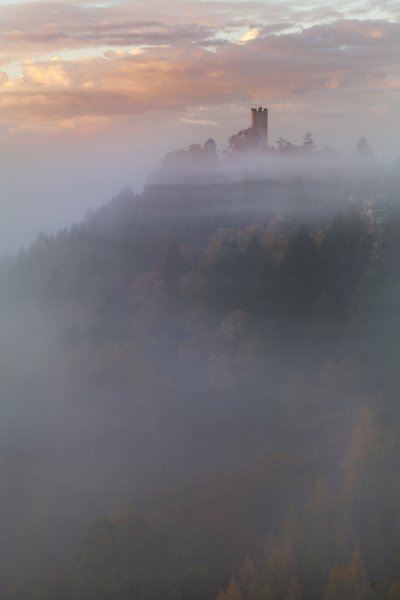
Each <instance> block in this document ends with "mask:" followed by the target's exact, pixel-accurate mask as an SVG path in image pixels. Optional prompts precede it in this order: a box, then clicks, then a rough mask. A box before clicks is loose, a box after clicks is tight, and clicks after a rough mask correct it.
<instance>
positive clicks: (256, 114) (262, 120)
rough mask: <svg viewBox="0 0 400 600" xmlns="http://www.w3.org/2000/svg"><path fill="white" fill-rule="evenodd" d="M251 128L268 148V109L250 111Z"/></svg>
mask: <svg viewBox="0 0 400 600" xmlns="http://www.w3.org/2000/svg"><path fill="white" fill-rule="evenodd" d="M251 126H252V128H253V129H256V130H257V131H258V133H259V134H260V135H261V137H262V139H263V141H264V143H265V144H266V145H267V146H268V108H262V106H260V108H252V109H251Z"/></svg>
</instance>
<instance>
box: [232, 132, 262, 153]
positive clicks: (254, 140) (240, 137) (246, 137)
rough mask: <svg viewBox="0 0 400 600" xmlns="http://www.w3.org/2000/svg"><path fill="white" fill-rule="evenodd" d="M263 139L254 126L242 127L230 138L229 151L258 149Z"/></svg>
mask: <svg viewBox="0 0 400 600" xmlns="http://www.w3.org/2000/svg"><path fill="white" fill-rule="evenodd" d="M261 141H262V140H261V136H260V134H259V133H258V131H257V129H255V128H254V127H249V128H248V129H241V130H240V131H239V132H238V133H235V134H234V135H231V137H230V138H229V145H228V150H229V152H248V151H249V150H256V149H257V148H258V147H259V146H260V143H261Z"/></svg>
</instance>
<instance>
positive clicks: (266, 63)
mask: <svg viewBox="0 0 400 600" xmlns="http://www.w3.org/2000/svg"><path fill="white" fill-rule="evenodd" d="M0 39H1V43H0V131H1V136H0V156H1V161H0V192H1V196H0V206H1V208H2V211H3V218H2V219H1V220H0V252H5V251H9V250H11V251H14V250H16V249H18V248H19V247H21V246H22V245H24V244H27V243H29V242H30V241H31V240H32V239H34V237H35V236H36V234H37V233H38V231H39V230H49V231H50V230H51V231H55V230H57V228H59V227H62V226H64V225H65V226H67V225H70V224H71V223H72V222H73V221H74V220H77V221H78V220H79V219H81V218H82V216H83V215H84V214H85V212H86V211H87V210H88V209H89V208H90V207H95V206H98V205H100V204H102V203H104V202H105V201H107V200H108V199H110V198H111V197H112V196H113V195H114V194H117V193H118V192H119V191H120V190H121V189H122V188H124V187H127V186H129V187H131V188H133V189H137V190H140V189H141V187H142V186H143V183H144V182H145V178H146V175H147V174H148V173H149V171H150V170H151V169H153V168H154V167H155V166H156V165H157V163H158V161H159V160H160V158H161V157H162V156H163V154H165V152H167V151H169V150H172V149H174V148H177V147H184V146H186V145H188V144H190V143H195V142H203V141H204V140H206V139H208V138H209V137H213V138H214V139H215V140H216V141H217V143H218V145H219V147H220V148H221V149H223V148H224V146H225V145H226V140H227V138H228V137H229V135H230V134H232V133H234V132H236V131H238V130H239V129H242V128H245V127H248V126H249V124H250V108H251V106H267V107H268V108H269V111H270V140H274V139H277V138H278V137H280V136H283V137H287V138H289V139H290V140H291V141H293V142H294V143H299V142H300V141H301V138H302V136H303V134H304V133H305V131H307V130H311V131H312V132H313V134H314V137H315V139H316V142H317V143H318V144H319V145H321V146H324V145H329V146H333V147H335V148H337V149H338V150H339V151H341V152H343V153H350V152H351V151H352V149H353V148H354V146H355V144H356V141H357V139H358V138H359V137H360V136H361V135H366V136H367V137H368V139H369V141H370V143H371V145H372V146H373V148H374V149H375V152H376V154H377V155H378V156H380V157H382V159H392V158H393V159H395V158H397V157H398V156H399V155H400V149H399V144H398V132H399V129H400V117H399V109H398V107H399V105H400V102H399V101H400V3H399V2H398V0H381V1H380V2H379V6H378V3H377V2H376V0H374V1H372V0H371V1H370V0H364V1H347V2H341V1H340V0H336V1H330V0H327V1H323V0H322V1H321V0H318V1H317V0H304V1H302V0H296V1H294V0H285V1H275V0H263V1H261V0H260V1H257V0H254V1H253V0H216V1H212V2H210V1H208V0H168V2H165V0H131V1H117V0H115V1H107V0H104V1H101V0H99V1H87V2H82V1H79V0H70V1H66V0H64V1H63V0H59V1H57V2H51V1H50V2H43V1H41V0H31V1H28V2H19V1H17V0H14V1H10V0H9V1H8V2H5V1H4V0H0Z"/></svg>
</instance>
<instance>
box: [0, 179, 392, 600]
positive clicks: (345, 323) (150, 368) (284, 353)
mask: <svg viewBox="0 0 400 600" xmlns="http://www.w3.org/2000/svg"><path fill="white" fill-rule="evenodd" d="M371 193H373V194H374V198H375V200H376V199H377V198H378V199H379V206H380V210H381V213H380V214H383V215H384V218H382V219H381V222H380V224H379V226H378V225H377V223H376V220H374V219H375V216H374V215H375V213H374V210H375V206H374V208H373V209H370V211H369V212H368V211H366V210H365V206H366V200H369V198H370V196H371ZM371 211H372V212H371ZM371 215H372V216H371ZM399 251H400V173H399V170H398V169H397V170H396V169H395V168H393V169H391V170H390V171H387V172H383V171H382V172H379V173H378V172H377V171H376V172H374V174H373V176H372V175H371V173H367V174H366V173H365V172H361V171H360V172H359V173H357V174H355V175H354V176H353V177H350V176H349V174H348V173H347V174H346V177H340V175H339V174H338V173H336V172H335V173H330V174H329V177H326V178H322V179H321V178H319V179H317V178H315V177H313V175H312V173H311V172H308V174H307V175H306V176H303V177H301V176H299V175H298V174H296V176H295V177H290V174H289V175H288V176H287V177H286V178H284V179H283V178H279V179H273V178H269V179H268V180H265V181H263V180H258V181H257V182H254V181H252V182H251V181H242V182H239V183H235V184H232V183H229V182H210V183H208V184H207V185H205V184H204V185H202V184H201V183H199V182H196V183H193V182H192V183H185V185H182V186H179V185H178V184H176V183H175V184H170V183H168V184H162V183H157V184H153V185H151V186H149V187H148V188H147V189H146V190H145V191H144V192H143V194H141V195H136V194H133V193H131V192H129V191H126V192H124V193H122V194H121V195H120V196H119V197H117V198H115V199H114V200H113V201H111V202H110V203H109V204H108V205H106V206H105V207H104V208H102V209H100V210H97V211H95V212H93V213H92V214H90V215H88V216H87V218H86V219H85V220H84V222H82V223H81V224H79V225H76V226H74V227H72V228H71V229H70V230H68V231H61V232H59V233H58V234H57V235H56V236H47V235H45V234H42V235H40V236H39V238H38V240H37V241H36V242H35V243H34V244H33V246H32V247H31V248H30V249H29V250H26V251H23V252H21V253H20V254H19V255H18V256H16V257H5V258H3V259H2V262H1V265H0V294H1V303H2V311H1V315H0V320H1V328H2V332H3V335H2V339H1V340H0V344H2V350H1V353H0V375H1V376H0V391H1V397H2V402H1V408H0V410H1V415H0V416H1V419H0V430H1V438H0V439H1V447H0V456H1V465H0V479H1V487H0V519H1V531H2V536H1V539H0V547H1V551H2V555H3V556H4V557H5V559H4V560H3V561H2V564H1V565H0V571H1V575H2V577H1V580H2V589H1V594H0V598H2V599H4V600H25V599H27V598H32V599H34V600H50V599H55V598H56V599H57V600H64V599H65V600H78V599H79V600H89V599H93V600H103V599H104V600H110V599H111V598H115V599H116V600H131V599H135V600H160V599H161V598H163V600H216V599H218V600H268V599H274V600H275V599H276V600H280V599H288V600H289V599H290V600H294V599H300V598H302V599H312V598H316V599H317V598H326V600H333V599H342V598H348V599H354V598H360V599H361V598H362V599H364V598H366V599H368V598H371V599H372V598H388V599H390V600H395V599H396V598H400V508H399V507H400V471H399V467H400V463H399V456H400V437H399V433H398V432H399V427H400V413H399V409H398V398H399V393H400V376H399V366H398V357H399V351H400V336H399V324H400V302H399V299H400V262H399V256H400V254H399Z"/></svg>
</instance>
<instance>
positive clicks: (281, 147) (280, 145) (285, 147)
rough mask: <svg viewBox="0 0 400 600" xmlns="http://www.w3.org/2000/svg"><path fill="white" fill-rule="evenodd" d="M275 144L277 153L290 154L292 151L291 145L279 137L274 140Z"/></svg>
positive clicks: (285, 139)
mask: <svg viewBox="0 0 400 600" xmlns="http://www.w3.org/2000/svg"><path fill="white" fill-rule="evenodd" d="M275 144H276V145H277V149H278V152H290V151H291V150H293V144H292V143H291V142H289V140H288V139H287V138H284V137H280V138H278V139H277V140H275Z"/></svg>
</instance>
